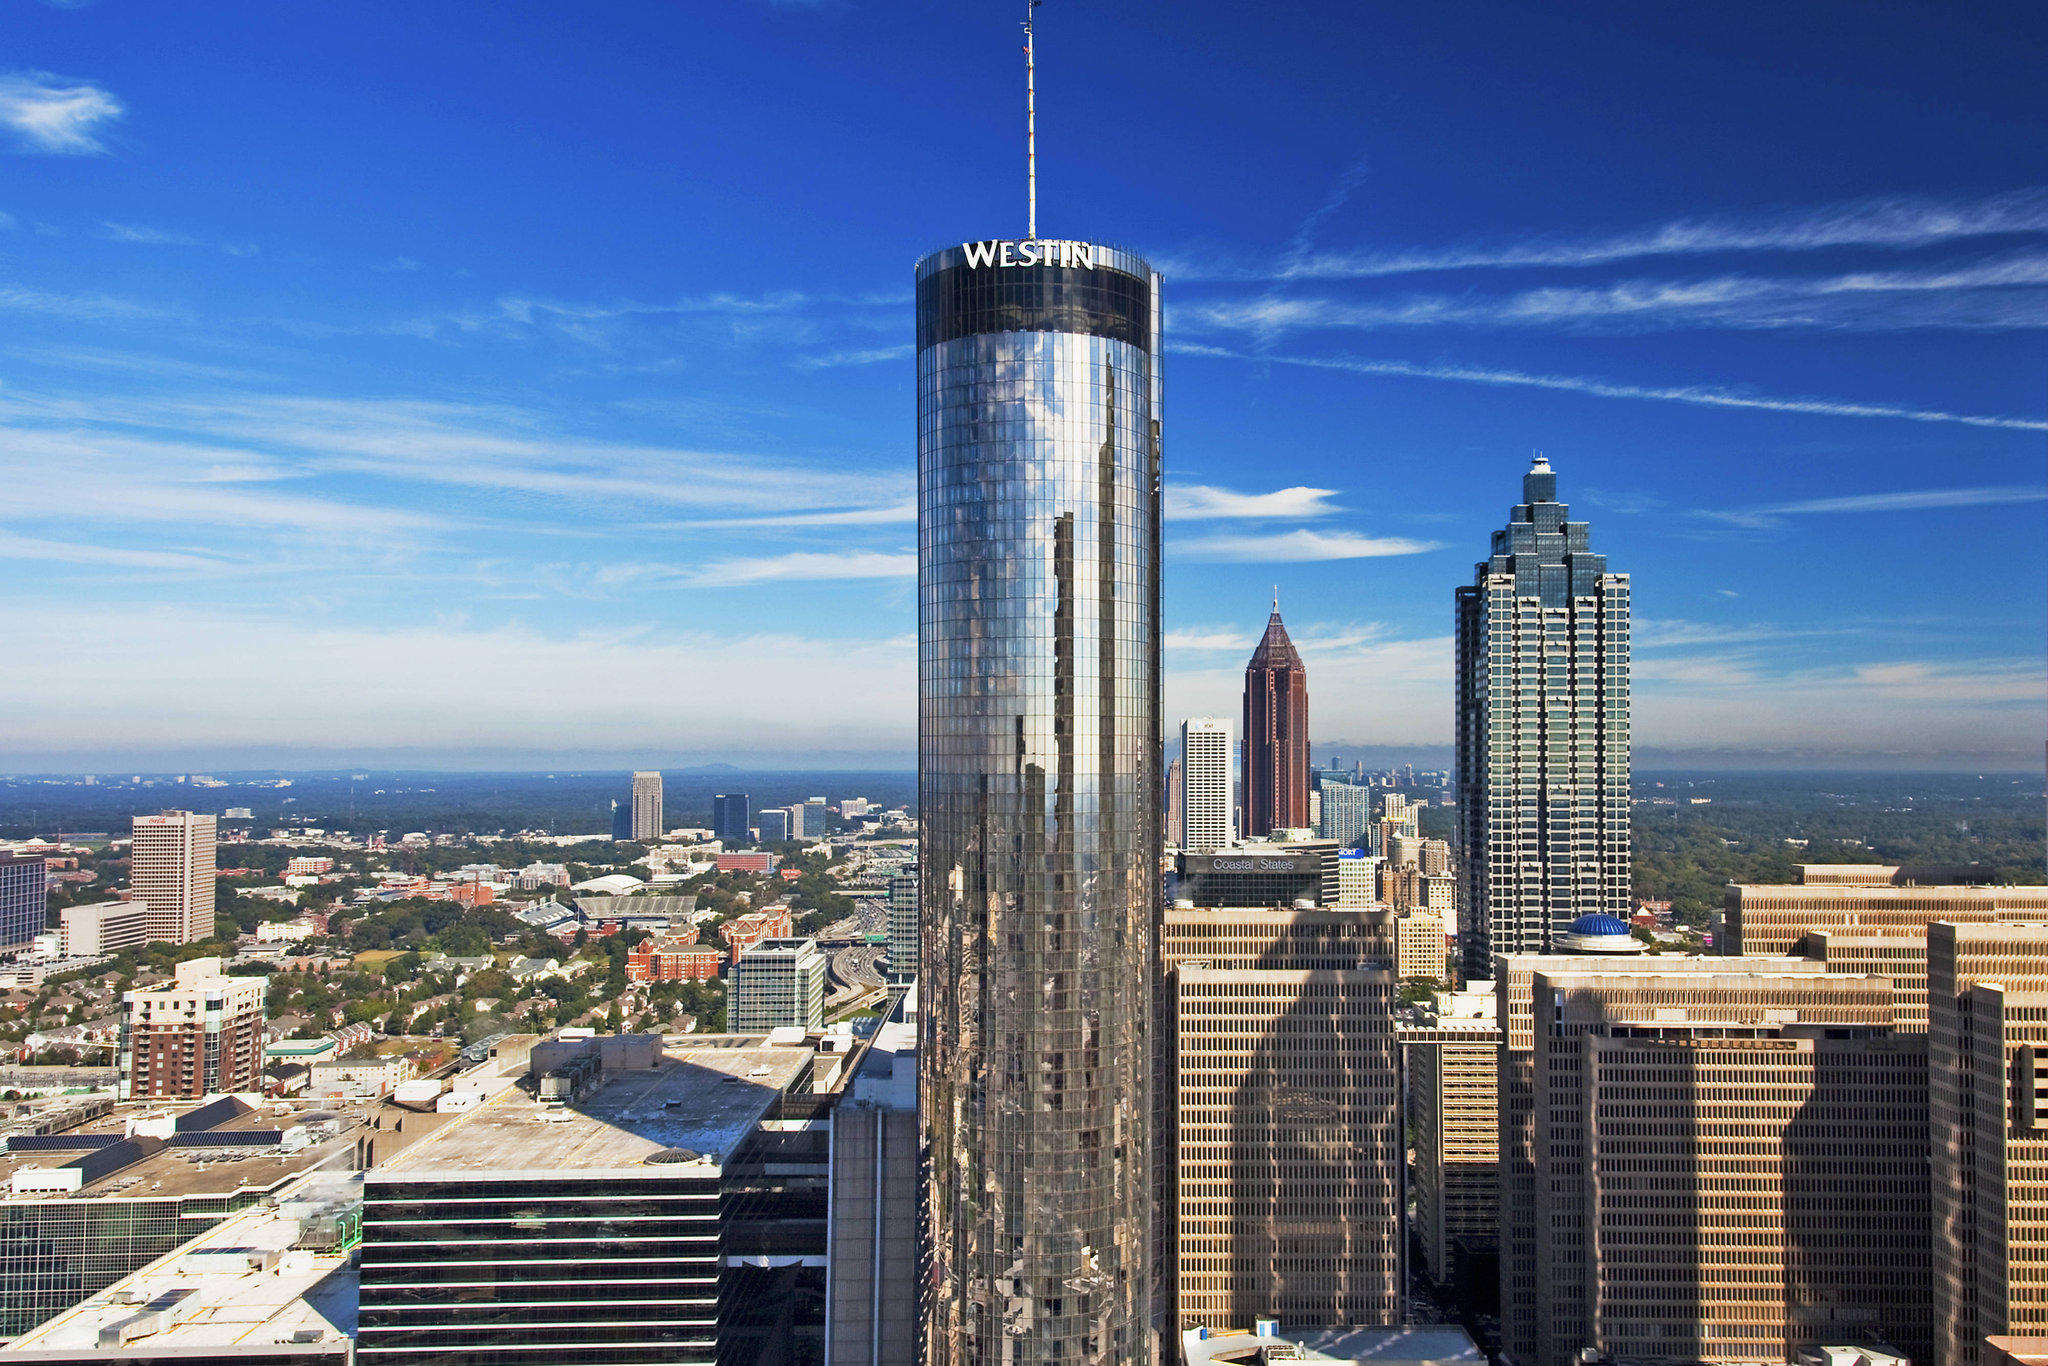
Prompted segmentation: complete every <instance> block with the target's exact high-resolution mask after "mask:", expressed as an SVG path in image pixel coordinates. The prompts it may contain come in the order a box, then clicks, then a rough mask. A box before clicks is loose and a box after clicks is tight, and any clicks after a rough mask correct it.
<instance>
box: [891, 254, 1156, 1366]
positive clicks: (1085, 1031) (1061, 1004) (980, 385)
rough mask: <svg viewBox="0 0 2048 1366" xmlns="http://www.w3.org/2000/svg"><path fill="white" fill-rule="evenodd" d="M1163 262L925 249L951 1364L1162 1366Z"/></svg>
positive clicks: (947, 1357)
mask: <svg viewBox="0 0 2048 1366" xmlns="http://www.w3.org/2000/svg"><path fill="white" fill-rule="evenodd" d="M1159 327H1160V310H1159V278H1158V276H1157V275H1156V274H1155V273H1154V272H1153V270H1152V268H1151V267H1150V266H1148V265H1147V264H1146V263H1145V262H1144V261H1142V260H1140V259H1139V258H1137V257H1135V256H1132V255H1129V254H1127V253H1124V252H1121V251H1115V250H1112V249H1109V248H1106V247H1100V246H1095V245H1092V244H1087V243H1079V242H1053V241H1035V240H1030V239H1026V240H1024V241H1020V242H1000V243H996V242H982V243H971V244H967V245H964V246H960V247H954V248H949V249H947V250H944V251H940V252H937V253H935V254H933V255H931V256H928V257H926V258H925V259H924V260H923V261H921V262H920V263H919V264H918V267H917V420H918V431H917V457H918V458H917V464H918V803H919V814H920V818H921V820H922V822H923V850H922V855H921V857H920V860H919V873H920V877H921V879H922V885H921V888H920V897H921V902H922V911H923V948H922V962H921V971H920V973H919V976H918V993H919V1029H920V1035H921V1037H920V1040H919V1050H918V1053H919V1067H920V1075H919V1086H920V1091H921V1104H922V1117H921V1122H922V1127H923V1131H924V1132H923V1141H924V1143H925V1145H926V1153H925V1173H926V1181H927V1183H928V1184H927V1187H926V1191H925V1215H924V1217H925V1219H926V1221H927V1223H926V1227H925V1253H924V1255H925V1256H926V1257H927V1258H928V1259H929V1263H930V1264H929V1266H928V1268H927V1269H926V1271H925V1274H924V1284H925V1289H924V1292H923V1293H924V1295H925V1301H926V1302H925V1304H924V1305H923V1306H922V1319H923V1324H924V1328H923V1332H924V1360H925V1361H926V1363H928V1366H950V1364H953V1363H962V1364H965V1363H973V1366H983V1364H984V1363H987V1364H989V1366H993V1364H994V1363H999V1362H1000V1363H1005V1364H1008V1363H1051V1362H1059V1363H1065V1364H1068V1366H1078V1364H1079V1363H1103V1364H1104V1366H1112V1364H1113V1366H1126V1364H1128V1366H1138V1364H1139V1363H1145V1362H1149V1361H1150V1360H1151V1359H1152V1355H1153V1351H1154V1343H1155V1341H1156V1331H1157V1330H1156V1315H1157V1313H1158V1311H1159V1309H1160V1306H1161V1305H1162V1304H1163V1302H1164V1301H1163V1299H1162V1298H1161V1296H1162V1292H1161V1290H1160V1288H1159V1285H1158V1276H1159V1265H1158V1259H1157V1257H1156V1256H1155V1252H1154V1247H1153V1242H1152V1239H1153V1237H1154V1230H1153V1227H1152V1214H1153V1207H1154V1189H1153V1183H1154V1179H1155V1175H1156V1174H1155V1172H1154V1170H1153V1149H1154V1133H1153V1123H1154V1119H1153V1105H1152V1094H1151V1092H1152V1084H1153V1083H1152V1058H1151V1053H1150V1048H1151V1032H1150V1028H1149V1024H1150V1022H1149V1019H1148V1012H1149V1011H1150V1010H1151V1008H1152V1000H1153V991H1154V983H1155V980H1156V973H1157V961H1156V955H1157V951H1158V929H1157V920H1158V915H1159V904H1160V903H1159V897H1160V883H1159V877H1160V874H1159V858H1160V834H1161V832H1160V818H1159V812H1160V809H1161V805H1162V797H1163V786H1162V782H1163V775H1162V771H1161V764H1162V760H1161V743H1160V742H1161V733H1160V720H1159V712H1160V700H1159V654H1160V627H1159V569H1160V564H1159V558H1160V545H1159V534H1160V436H1159V416H1160V372H1159V358H1160V346H1159Z"/></svg>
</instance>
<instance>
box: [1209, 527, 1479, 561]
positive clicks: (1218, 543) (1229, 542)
mask: <svg viewBox="0 0 2048 1366" xmlns="http://www.w3.org/2000/svg"><path fill="white" fill-rule="evenodd" d="M1438 548H1439V543H1438V542H1436V541H1412V540H1409V539H1407V538H1406V537H1402V536H1360V535H1358V534H1357V533H1355V532H1350V531H1310V530H1308V529H1307V528H1300V529H1297V530H1294V531H1276V532H1269V533H1257V534H1252V535H1232V536H1203V537H1199V538H1196V539H1194V540H1188V541H1176V542H1175V543H1174V545H1173V549H1172V553H1173V554H1174V555H1175V556H1176V557H1179V558H1183V559H1190V560H1223V561H1240V562H1247V563H1257V562H1261V561H1267V562H1272V563H1276V564H1277V563H1299V562H1303V561H1309V560H1363V559H1372V558H1376V557H1378V556H1382V555H1418V554H1421V553H1422V552H1423V551H1425V550H1436V549H1438Z"/></svg>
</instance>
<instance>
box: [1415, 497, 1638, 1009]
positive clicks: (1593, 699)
mask: <svg viewBox="0 0 2048 1366" xmlns="http://www.w3.org/2000/svg"><path fill="white" fill-rule="evenodd" d="M1569 512H1570V509H1569V508H1568V507H1566V506H1565V505H1564V504H1563V503H1560V502H1558V501H1557V475H1556V474H1555V473H1553V472H1552V470H1551V468H1550V462H1549V461H1547V460H1544V459H1543V458H1542V457H1540V456H1539V457H1537V460H1536V463H1535V465H1534V466H1533V467H1532V468H1531V469H1530V471H1529V472H1528V474H1526V475H1524V476H1523V478H1522V501H1521V502H1520V503H1517V504H1516V505H1515V507H1514V510H1513V511H1512V512H1511V513H1509V515H1508V524H1507V526H1506V528H1505V529H1503V530H1500V531H1496V532H1494V533H1493V554H1492V555H1491V556H1490V557H1488V558H1487V559H1485V560H1482V561H1480V563H1479V565H1478V566H1477V568H1476V570H1475V572H1474V576H1473V581H1472V584H1471V586H1470V587H1465V588H1460V589H1459V590H1458V626H1457V650H1458V681H1457V718H1456V721H1457V747H1458V756H1457V765H1458V773H1457V777H1458V835H1459V844H1460V850H1459V853H1460V868H1461V870H1462V874H1463V877H1464V892H1465V909H1464V912H1463V914H1462V916H1461V928H1460V940H1461V945H1460V946H1461V949H1462V953H1463V958H1464V967H1465V975H1466V976H1467V977H1471V978H1482V977H1489V976H1491V975H1492V955H1494V954H1496V953H1543V952H1546V951H1548V950H1549V948H1550V938H1551V935H1552V934H1553V933H1554V932H1556V931H1560V930H1564V929H1566V928H1568V927H1569V926H1570V925H1571V922H1572V921H1573V920H1575V919H1577V918H1578V917H1579V916H1581V915H1585V914H1587V913H1589V912H1594V911H1605V912H1607V913H1609V914H1611V915H1616V916H1620V917H1622V918H1623V919H1626V918H1627V915H1628V909H1629V825H1628V822H1629V806H1628V765H1629V759H1628V575H1626V574H1610V573H1608V572H1607V557H1606V556H1604V555H1596V554H1594V553H1593V550H1592V547H1591V544H1590V542H1589V540H1588V536H1587V527H1586V523H1584V522H1572V521H1567V520H1565V519H1566V517H1567V515H1568V514H1569Z"/></svg>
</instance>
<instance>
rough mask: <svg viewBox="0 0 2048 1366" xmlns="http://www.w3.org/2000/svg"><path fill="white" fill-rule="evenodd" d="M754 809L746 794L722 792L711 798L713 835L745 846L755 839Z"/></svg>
mask: <svg viewBox="0 0 2048 1366" xmlns="http://www.w3.org/2000/svg"><path fill="white" fill-rule="evenodd" d="M753 828H754V808H753V803H752V801H751V800H750V799H749V798H748V796H747V794H746V793H744V792H720V793H717V794H715V795H714V796H713V797H712V798H711V833H712V834H714V835H716V836H717V837H718V838H719V839H722V840H730V841H732V842H734V843H736V844H745V843H747V842H748V841H749V840H750V839H752V838H753V836H752V835H751V834H749V833H748V832H749V831H751V830H752V829H753Z"/></svg>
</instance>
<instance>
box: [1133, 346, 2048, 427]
mask: <svg viewBox="0 0 2048 1366" xmlns="http://www.w3.org/2000/svg"><path fill="white" fill-rule="evenodd" d="M1173 349H1174V351H1175V352H1177V353H1178V354H1181V355H1188V356H1213V357H1217V358H1219V359H1224V360H1242V361H1274V362H1278V363H1279V364H1282V365H1296V366H1301V367H1304V368H1306V369H1311V370H1339V371H1343V372H1345V373H1348V374H1354V375H1384V376H1390V377H1397V378H1407V379H1436V380H1447V381H1451V382H1454V383H1460V384H1491V385H1505V386H1508V387H1510V388H1524V389H1556V390H1561V391H1563V392H1566V393H1574V394H1588V395H1591V396H1593V397H1595V398H1632V399H1649V400H1654V401H1658V402H1664V403H1689V404H1694V405H1696V406H1699V407H1705V408H1737V409H1754V410H1756V411H1759V412H1770V413H1812V414H1818V415H1821V416H1827V417H1889V418H1899V419H1901V420H1904V421H1907V422H1955V423H1960V424H1961V425H1963V426H1966V427H1991V428H1996V429H1999V430H2003V431H2021V432H2048V422H2044V421H2040V420H2037V419H2034V418H2021V417H1990V416H1984V415H1980V414H1975V413H1952V412H1946V411H1943V410H1941V409H1938V408H1903V407H1897V406H1894V405H1891V404H1883V403H1844V402H1839V401H1836V400H1833V399H1819V398H1772V397H1769V396H1766V395H1761V394H1747V393H1742V392H1739V391H1737V390H1733V389H1722V388H1716V387H1713V386H1711V385H1698V384H1694V385H1678V386H1672V387H1668V388H1659V387H1656V386H1652V385H1640V384H1618V383H1614V382H1612V381H1609V380H1601V379H1590V378H1586V377H1583V376H1578V375H1536V374H1530V373H1528V372H1527V371H1522V370H1495V369H1488V368H1485V367H1482V366H1473V365H1422V364H1418V363H1417V362H1414V361H1401V360H1365V359H1362V358H1359V357H1356V356H1280V355H1256V356H1254V355H1246V354H1245V353H1243V352H1239V351H1229V350H1225V349H1223V348H1222V347H1216V346H1204V345H1201V344H1199V343H1182V344H1180V345H1178V346H1175V347H1174V348H1173Z"/></svg>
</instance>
